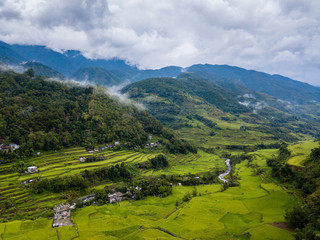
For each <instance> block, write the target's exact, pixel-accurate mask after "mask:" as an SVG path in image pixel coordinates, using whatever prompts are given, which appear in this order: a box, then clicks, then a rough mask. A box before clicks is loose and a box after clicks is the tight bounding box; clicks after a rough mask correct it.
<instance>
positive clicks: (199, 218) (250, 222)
mask: <svg viewBox="0 0 320 240" xmlns="http://www.w3.org/2000/svg"><path fill="white" fill-rule="evenodd" d="M67 153H68V151H66V152H64V153H62V154H65V155H64V156H65V157H66V159H69V160H67V161H66V162H70V163H73V161H74V158H77V157H79V156H82V155H83V154H84V153H83V152H81V149H72V150H71V151H69V153H70V155H67ZM71 153H72V154H71ZM117 153H119V155H121V154H122V157H120V156H117V157H115V158H116V159H118V160H119V161H126V162H128V161H133V159H137V161H140V160H142V159H143V158H144V159H146V158H148V155H144V154H141V153H139V154H138V155H139V156H135V153H132V152H131V153H130V152H128V153H125V152H117ZM275 153H276V151H275V150H260V151H257V152H254V153H252V154H253V155H254V160H253V163H254V164H257V165H258V166H260V167H263V168H265V169H268V168H267V167H265V160H266V157H271V156H272V155H273V154H275ZM56 154H59V153H56ZM111 154H114V153H111V152H110V153H109V154H106V155H107V156H108V155H111ZM53 156H55V158H54V157H53ZM68 156H69V158H68ZM41 158H42V161H43V164H44V165H43V167H46V165H45V162H46V161H45V158H46V157H45V156H40V157H39V163H40V161H41V160H40V159H41ZM56 158H57V156H56V155H55V154H51V155H49V154H48V157H47V160H48V159H56ZM33 161H34V162H37V161H36V159H33ZM108 161H109V162H110V160H106V164H108ZM170 163H172V165H173V167H172V168H170V169H167V171H166V170H162V171H157V172H154V173H153V174H162V173H165V174H166V173H167V174H168V173H171V172H174V173H187V172H188V171H189V169H190V168H192V166H194V172H201V171H205V170H206V169H207V170H208V168H210V167H213V165H214V166H215V165H216V164H218V165H220V166H221V168H222V167H223V166H222V164H221V163H222V160H221V159H220V161H219V159H218V157H215V156H212V159H211V156H210V155H208V154H205V153H202V152H200V153H199V154H197V155H191V154H190V155H187V156H186V157H185V158H182V157H179V156H172V157H171V158H170ZM197 163H201V164H198V165H199V166H198V165H197ZM62 165H63V164H62ZM76 165H78V167H80V166H82V165H85V164H80V163H77V164H76ZM39 166H41V165H40V164H39ZM48 166H50V163H47V167H48ZM70 166H73V165H72V164H71V165H70ZM62 167H65V166H62ZM41 168H42V167H40V170H41ZM48 171H54V169H51V170H48ZM191 171H193V170H191ZM236 173H237V174H238V175H239V177H240V179H241V180H239V181H240V183H241V185H240V187H231V188H229V189H227V190H226V191H224V192H221V186H220V185H219V184H212V185H205V186H198V187H197V191H198V193H201V196H197V197H194V198H193V199H192V200H191V201H190V202H188V203H182V198H183V196H184V194H185V193H186V192H191V191H192V190H193V187H186V186H180V187H178V186H177V187H173V194H172V195H171V196H169V197H166V198H159V197H148V198H146V199H143V200H139V201H134V202H122V203H120V204H111V205H104V206H90V207H85V208H82V209H79V210H77V211H76V212H75V213H74V214H73V221H74V223H75V224H76V225H75V226H74V227H63V228H58V229H57V231H58V234H59V236H60V239H72V238H73V237H77V238H76V239H171V238H173V237H172V236H171V235H169V234H168V233H166V232H165V231H170V232H172V233H174V234H176V235H178V236H180V237H182V238H185V239H194V238H198V239H249V234H250V235H251V238H250V239H292V237H291V233H290V232H289V231H287V230H282V229H279V228H276V227H273V226H271V225H269V224H268V223H272V222H283V221H284V217H283V215H284V212H285V209H287V208H289V207H290V206H292V205H293V204H294V203H295V200H294V199H293V198H292V197H291V195H289V194H287V193H286V192H285V191H283V190H282V188H280V187H279V186H277V185H276V184H275V183H273V182H272V181H270V180H269V179H268V178H267V177H266V176H267V175H260V176H255V175H254V174H253V169H252V168H250V167H248V164H247V162H246V161H245V162H242V163H241V164H238V165H237V166H236ZM147 174H150V173H147ZM20 180H21V179H19V178H18V177H16V178H15V180H13V178H12V181H15V182H17V181H20ZM1 183H2V181H1ZM42 197H44V196H42ZM59 200H60V201H61V200H62V199H57V202H58V201H59ZM51 201H52V200H51ZM176 202H179V203H180V205H179V207H178V208H177V209H175V204H176ZM46 204H47V203H46ZM52 204H53V202H52ZM51 223H52V220H48V219H37V220H36V221H13V222H8V223H2V224H0V233H1V236H2V239H56V232H55V230H54V229H52V228H51ZM159 229H160V230H159ZM163 229H165V231H163Z"/></svg>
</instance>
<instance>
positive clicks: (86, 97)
mask: <svg viewBox="0 0 320 240" xmlns="http://www.w3.org/2000/svg"><path fill="white" fill-rule="evenodd" d="M150 134H155V135H159V136H160V137H161V140H162V142H163V146H167V147H168V150H169V151H170V152H182V153H185V152H188V151H189V150H190V149H191V150H193V149H192V148H190V146H189V145H188V144H185V143H183V142H181V141H180V140H179V139H177V137H176V136H175V134H173V133H172V132H171V131H170V130H168V129H166V128H164V127H163V126H162V125H161V123H160V122H159V121H157V120H156V119H155V118H154V117H152V116H151V115H150V114H148V113H147V112H146V111H142V110H138V109H137V108H135V107H134V106H131V105H124V104H121V103H120V102H119V101H117V100H116V99H113V98H111V97H110V96H108V95H107V94H106V93H105V89H104V88H97V87H95V88H93V87H90V86H88V87H79V86H74V85H67V84H62V83H59V82H54V81H48V80H47V79H46V78H43V77H34V72H33V70H32V69H29V70H28V71H26V72H25V73H23V74H18V73H14V72H4V73H1V74H0V140H1V143H3V144H9V143H15V144H18V145H20V148H19V149H17V150H15V151H12V152H10V151H1V155H2V157H3V160H2V161H11V159H15V158H18V157H23V156H32V155H33V154H34V152H35V151H36V150H46V151H48V150H56V149H60V148H65V147H70V146H76V145H82V146H87V145H91V146H92V145H94V144H100V143H112V142H114V141H120V142H126V143H127V144H126V146H127V147H129V148H135V147H139V146H143V145H144V144H145V143H146V141H147V138H148V136H149V135H150ZM195 151H196V150H195Z"/></svg>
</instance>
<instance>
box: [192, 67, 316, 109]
mask: <svg viewBox="0 0 320 240" xmlns="http://www.w3.org/2000/svg"><path fill="white" fill-rule="evenodd" d="M187 71H188V72H194V73H200V74H201V73H210V74H214V75H216V76H219V77H222V80H223V81H227V82H230V81H233V80H238V81H239V82H240V83H242V84H243V85H245V86H246V87H248V88H250V89H252V90H254V91H257V92H263V93H267V94H269V95H271V96H273V97H276V98H278V99H281V100H285V101H289V102H296V103H300V104H301V103H307V102H312V101H317V102H320V90H319V88H317V87H314V86H311V85H309V84H307V83H302V82H299V81H295V80H292V79H290V78H287V77H283V76H280V75H270V74H267V73H263V72H258V71H253V70H246V69H243V68H239V67H232V66H228V65H209V64H205V65H201V64H199V65H193V66H191V67H189V68H187Z"/></svg>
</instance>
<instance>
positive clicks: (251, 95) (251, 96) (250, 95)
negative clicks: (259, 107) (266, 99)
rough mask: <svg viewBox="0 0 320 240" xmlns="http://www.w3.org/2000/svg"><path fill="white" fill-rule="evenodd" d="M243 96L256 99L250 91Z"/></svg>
mask: <svg viewBox="0 0 320 240" xmlns="http://www.w3.org/2000/svg"><path fill="white" fill-rule="evenodd" d="M243 97H244V98H252V99H256V97H255V96H254V95H253V94H250V93H246V94H244V95H243Z"/></svg>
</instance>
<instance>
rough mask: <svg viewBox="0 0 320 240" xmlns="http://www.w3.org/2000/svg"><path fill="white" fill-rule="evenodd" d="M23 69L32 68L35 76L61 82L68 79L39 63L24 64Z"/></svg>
mask: <svg viewBox="0 0 320 240" xmlns="http://www.w3.org/2000/svg"><path fill="white" fill-rule="evenodd" d="M23 67H24V68H26V69H29V68H32V69H33V71H34V75H35V76H45V77H51V78H56V79H60V80H64V79H66V77H65V76H64V75H63V74H61V73H59V72H57V71H55V70H53V69H52V68H49V67H47V66H45V65H43V64H41V63H38V62H26V63H24V64H23Z"/></svg>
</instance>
